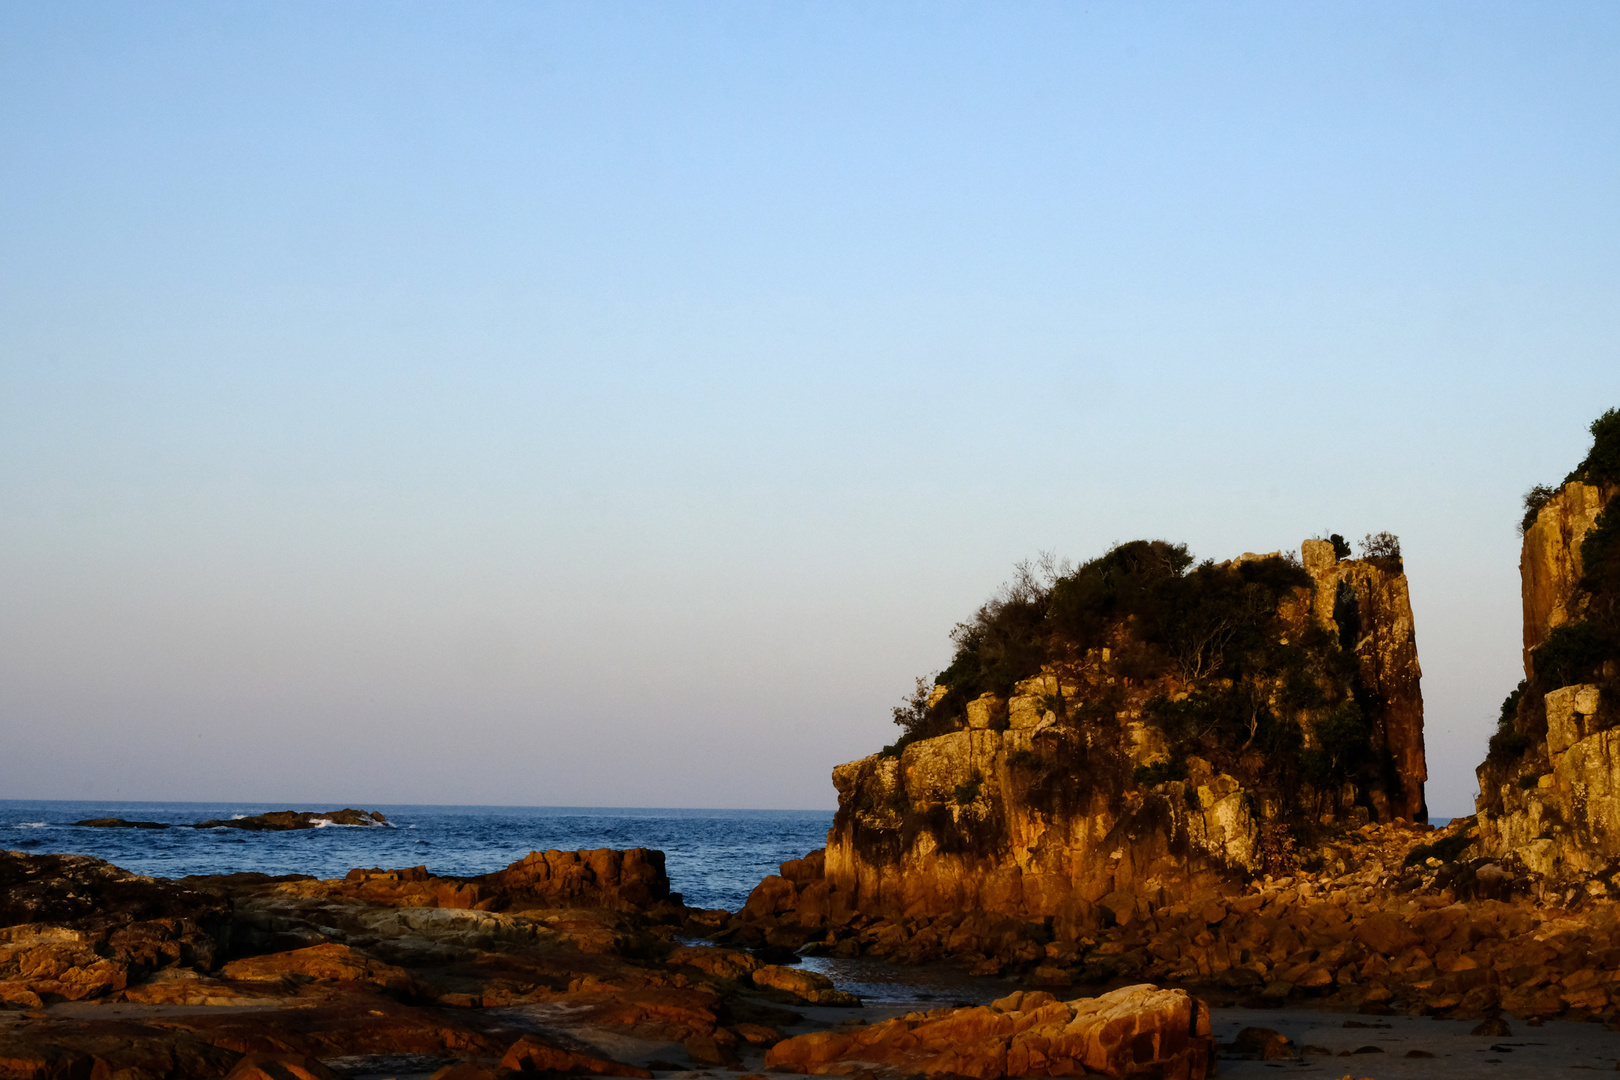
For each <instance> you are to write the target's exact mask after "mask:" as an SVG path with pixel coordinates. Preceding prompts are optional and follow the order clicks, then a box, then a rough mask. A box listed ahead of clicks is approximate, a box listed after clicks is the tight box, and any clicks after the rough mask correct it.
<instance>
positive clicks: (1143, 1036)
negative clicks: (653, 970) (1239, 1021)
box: [765, 985, 1211, 1080]
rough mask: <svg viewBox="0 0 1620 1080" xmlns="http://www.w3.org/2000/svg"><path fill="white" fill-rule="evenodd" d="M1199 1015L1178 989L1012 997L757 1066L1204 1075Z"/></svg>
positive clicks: (844, 1033)
mask: <svg viewBox="0 0 1620 1080" xmlns="http://www.w3.org/2000/svg"><path fill="white" fill-rule="evenodd" d="M1210 1049H1211V1042H1210V1033H1209V1011H1208V1009H1206V1008H1205V1007H1204V1005H1203V1004H1202V1003H1201V1002H1199V1001H1198V1000H1197V999H1195V998H1192V997H1189V996H1188V995H1187V994H1186V993H1185V992H1184V991H1180V990H1161V989H1159V988H1157V987H1154V986H1147V985H1142V986H1127V987H1123V988H1121V989H1119V990H1115V991H1112V992H1111V993H1108V994H1104V995H1102V996H1101V997H1096V998H1079V999H1076V1000H1074V1001H1067V1002H1064V1001H1057V1000H1055V999H1054V998H1053V997H1052V996H1051V995H1050V994H1044V993H1040V994H1029V995H1015V996H1014V997H1012V998H1007V999H1003V1001H1000V1002H997V1003H996V1005H995V1006H992V1007H989V1008H983V1007H980V1008H970V1009H938V1010H934V1011H932V1012H927V1013H913V1014H911V1015H909V1016H905V1017H900V1018H898V1019H894V1020H887V1021H884V1022H882V1023H879V1024H872V1025H870V1026H867V1027H862V1028H855V1029H838V1030H833V1031H822V1032H813V1033H811V1034H809V1035H800V1036H798V1037H796V1038H792V1039H786V1040H783V1041H782V1042H779V1043H777V1044H776V1045H775V1046H774V1047H772V1048H771V1050H770V1052H769V1053H768V1054H767V1055H766V1058H765V1061H766V1065H767V1067H770V1068H776V1069H784V1070H791V1071H798V1072H811V1073H825V1072H835V1071H846V1069H845V1068H844V1067H847V1066H855V1065H860V1064H874V1065H888V1066H894V1067H897V1068H900V1069H903V1070H907V1071H912V1072H921V1073H952V1074H955V1075H958V1076H969V1077H974V1078H976V1080H994V1078H997V1077H1002V1076H1074V1075H1077V1074H1083V1073H1087V1072H1089V1073H1099V1074H1101V1075H1104V1076H1114V1077H1124V1076H1158V1077H1178V1078H1180V1077H1186V1078H1202V1077H1205V1076H1208V1075H1210V1063H1211V1053H1210Z"/></svg>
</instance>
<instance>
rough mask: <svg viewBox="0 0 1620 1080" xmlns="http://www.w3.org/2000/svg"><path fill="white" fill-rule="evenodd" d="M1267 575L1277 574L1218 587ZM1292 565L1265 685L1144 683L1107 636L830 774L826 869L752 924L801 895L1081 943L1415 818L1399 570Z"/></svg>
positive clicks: (1417, 779)
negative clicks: (1336, 836) (1004, 922)
mask: <svg viewBox="0 0 1620 1080" xmlns="http://www.w3.org/2000/svg"><path fill="white" fill-rule="evenodd" d="M1267 560H1269V561H1271V562H1273V563H1278V564H1282V563H1285V562H1286V560H1282V559H1280V558H1279V557H1277V556H1265V557H1262V556H1253V555H1246V556H1243V557H1242V558H1241V559H1238V560H1234V561H1233V562H1232V563H1229V564H1223V566H1222V567H1217V568H1215V570H1216V571H1220V572H1222V573H1227V572H1230V573H1233V574H1235V573H1236V572H1237V571H1238V570H1241V569H1242V568H1243V566H1244V564H1245V563H1249V564H1251V565H1250V569H1251V570H1252V569H1254V564H1258V563H1262V562H1265V561H1267ZM1287 565H1289V566H1292V567H1293V570H1292V571H1291V573H1292V574H1293V575H1294V576H1293V577H1291V578H1289V579H1288V580H1290V581H1297V582H1298V584H1295V585H1292V586H1290V587H1287V588H1283V589H1281V590H1280V592H1279V594H1278V596H1277V603H1276V606H1275V615H1274V617H1273V618H1271V619H1269V621H1266V622H1264V624H1263V625H1264V626H1265V628H1266V631H1265V637H1266V640H1264V641H1261V642H1258V643H1254V644H1252V645H1251V646H1250V647H1251V648H1252V649H1254V650H1256V651H1255V652H1254V655H1257V656H1258V655H1262V654H1263V655H1265V656H1266V657H1269V658H1271V659H1269V660H1268V661H1267V664H1269V665H1270V666H1263V665H1262V668H1261V670H1263V671H1264V672H1265V674H1264V675H1263V676H1252V677H1251V676H1245V675H1241V674H1238V673H1237V672H1236V670H1235V669H1232V668H1222V667H1220V666H1219V665H1214V666H1213V668H1212V670H1211V671H1204V672H1191V671H1189V667H1191V665H1190V664H1188V663H1182V664H1181V665H1179V666H1171V667H1169V668H1165V669H1160V670H1158V671H1156V672H1148V673H1147V674H1146V675H1144V663H1145V661H1144V660H1143V659H1142V658H1143V656H1144V654H1145V651H1151V650H1148V647H1147V646H1145V645H1144V644H1143V642H1142V641H1141V640H1140V634H1141V632H1142V630H1141V625H1140V623H1139V621H1138V620H1134V619H1127V620H1122V621H1119V622H1116V623H1115V624H1113V625H1112V626H1111V627H1110V629H1109V631H1108V634H1107V635H1106V637H1104V638H1101V639H1099V640H1106V641H1107V642H1109V644H1106V645H1102V646H1101V647H1096V648H1092V649H1089V650H1087V651H1086V653H1085V654H1084V655H1083V656H1079V657H1074V658H1071V659H1069V660H1068V661H1067V662H1065V663H1062V664H1048V665H1046V666H1045V667H1044V668H1043V670H1042V672H1041V674H1039V675H1037V676H1034V677H1031V678H1027V679H1024V680H1021V681H1019V682H1018V683H1016V684H1015V685H1014V686H1013V687H1012V691H1013V692H1012V693H1011V694H1005V695H1002V694H996V693H984V694H981V695H979V696H977V697H975V698H973V699H972V700H970V701H968V702H967V703H966V705H965V708H964V709H963V711H962V716H961V718H960V719H959V720H958V721H957V724H956V727H957V730H951V731H948V732H945V733H942V734H937V735H934V736H932V737H927V738H921V739H918V740H917V741H914V742H911V743H910V744H909V745H905V746H903V747H901V748H899V751H898V753H885V754H874V755H872V756H870V757H866V758H862V759H860V760H859V761H853V762H850V763H848V764H845V765H841V766H839V767H838V768H837V769H835V770H834V772H833V783H834V785H835V786H836V788H837V789H838V796H839V809H838V814H837V817H836V819H835V821H834V824H833V827H832V830H831V832H830V833H829V834H828V840H827V847H826V851H825V856H824V873H823V872H822V870H821V863H820V862H819V860H818V861H817V862H816V865H815V866H814V867H813V869H809V870H806V872H805V873H803V874H798V873H797V872H796V876H799V877H803V878H804V879H805V880H803V881H796V882H792V883H791V884H790V883H789V882H786V881H783V882H781V883H780V886H779V887H777V888H776V889H775V892H772V890H771V889H770V888H768V887H767V886H770V884H771V883H770V881H767V883H766V885H765V886H762V887H761V888H762V890H764V893H761V892H756V897H755V899H754V900H751V901H750V908H756V907H757V908H759V909H760V911H761V912H762V913H767V914H770V915H772V916H774V915H776V914H778V913H779V911H778V910H776V909H780V908H781V907H783V906H784V905H793V906H796V907H797V909H798V912H799V914H800V916H801V917H803V916H804V915H806V913H807V909H806V900H807V899H808V903H809V911H808V914H809V916H810V923H811V924H819V923H820V922H821V921H822V920H824V919H825V920H830V921H832V922H837V921H838V920H839V919H840V918H845V917H848V915H849V913H851V912H859V913H861V914H863V915H875V916H880V917H885V918H907V919H910V918H915V917H921V916H938V915H942V914H945V913H948V912H962V911H971V912H981V913H989V914H994V915H998V916H1005V917H1007V918H1012V919H1021V920H1038V921H1042V922H1044V923H1045V924H1046V925H1047V926H1048V928H1049V930H1050V931H1051V932H1052V933H1055V934H1057V935H1058V936H1059V937H1064V938H1074V937H1078V936H1079V935H1081V934H1083V933H1085V932H1086V931H1087V928H1088V927H1094V926H1096V925H1097V924H1098V922H1099V920H1101V921H1102V922H1104V923H1106V922H1109V921H1120V922H1127V921H1129V920H1130V919H1131V918H1133V917H1134V916H1135V915H1137V913H1138V912H1144V913H1145V912H1146V911H1148V910H1150V909H1152V908H1153V907H1155V906H1158V905H1160V904H1162V903H1164V902H1166V900H1167V898H1168V897H1170V896H1181V897H1185V896H1189V895H1207V894H1209V893H1211V892H1221V891H1225V890H1227V889H1229V888H1231V887H1232V886H1233V884H1234V883H1235V882H1237V881H1240V880H1242V879H1244V878H1246V877H1249V876H1252V875H1254V874H1256V873H1258V872H1260V871H1261V870H1263V869H1272V868H1276V869H1282V868H1283V867H1285V866H1287V865H1290V863H1291V861H1293V860H1297V859H1299V858H1301V857H1303V858H1306V859H1318V860H1319V858H1320V857H1319V856H1317V855H1315V854H1314V850H1308V849H1310V848H1311V846H1312V845H1313V844H1315V843H1316V842H1317V841H1318V840H1319V837H1318V836H1317V835H1316V834H1317V833H1319V832H1320V831H1321V829H1322V826H1323V825H1324V824H1326V825H1328V826H1332V827H1342V826H1344V825H1350V824H1361V823H1365V822H1367V821H1368V820H1380V821H1389V820H1393V819H1396V818H1405V819H1407V820H1423V819H1425V817H1426V811H1425V808H1424V799H1423V781H1424V780H1425V778H1426V771H1425V764H1424V753H1423V701H1422V694H1421V691H1420V688H1419V680H1420V677H1421V672H1420V670H1419V667H1418V661H1417V651H1416V643H1415V637H1414V633H1413V625H1412V612H1411V606H1410V603H1409V600H1408V593H1407V587H1406V579H1405V576H1404V574H1403V573H1402V571H1401V569H1400V566H1399V559H1398V556H1396V557H1394V558H1380V559H1356V560H1349V559H1346V560H1339V559H1337V558H1336V557H1335V555H1334V550H1333V546H1332V545H1331V544H1329V543H1328V542H1327V541H1307V542H1306V543H1305V545H1304V550H1303V559H1302V560H1301V562H1300V563H1289V564H1287ZM1301 571H1303V573H1301ZM1213 572H1214V571H1212V573H1213ZM1200 610H1201V609H1200ZM1257 625H1258V624H1257ZM1230 647H1232V648H1235V647H1236V646H1230ZM1200 663H1201V661H1200ZM946 693H947V688H946V687H945V686H940V687H936V688H935V692H934V695H933V698H932V702H934V703H938V702H940V701H941V700H942V699H943V698H944V696H945V694H946ZM1301 702H1308V703H1310V704H1309V705H1302V704H1300V703H1301ZM1347 717H1348V719H1346V718H1347ZM1347 731H1348V732H1349V733H1350V734H1349V735H1346V732H1347ZM1335 755H1339V756H1335ZM809 866H810V862H809V861H806V862H805V867H809ZM801 869H802V868H801ZM772 880H774V879H772ZM766 893H769V894H770V895H765V894H766ZM775 893H781V894H782V895H781V896H776V895H775ZM766 909H772V910H771V911H769V912H766Z"/></svg>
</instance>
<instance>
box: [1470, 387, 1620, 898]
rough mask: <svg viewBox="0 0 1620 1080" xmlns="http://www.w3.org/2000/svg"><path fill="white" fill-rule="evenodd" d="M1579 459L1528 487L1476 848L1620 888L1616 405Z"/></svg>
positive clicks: (1549, 881)
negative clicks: (1511, 630) (1514, 637)
mask: <svg viewBox="0 0 1620 1080" xmlns="http://www.w3.org/2000/svg"><path fill="white" fill-rule="evenodd" d="M1592 431H1593V435H1594V437H1595V438H1594V444H1593V449H1592V452H1591V453H1590V454H1589V455H1588V457H1587V460H1586V461H1584V462H1582V464H1581V465H1580V466H1578V467H1577V468H1576V470H1575V471H1574V472H1573V473H1571V474H1570V477H1569V478H1568V479H1567V480H1566V481H1565V483H1564V484H1563V485H1562V486H1561V487H1559V488H1558V489H1556V490H1551V489H1536V490H1534V491H1532V492H1531V494H1530V495H1529V496H1527V501H1528V503H1529V506H1528V511H1527V514H1526V518H1525V522H1524V544H1523V547H1522V550H1521V554H1520V557H1519V572H1520V582H1521V592H1522V597H1523V605H1524V681H1523V682H1521V683H1520V684H1519V688H1518V689H1517V690H1516V691H1515V692H1514V693H1513V694H1512V695H1510V696H1509V698H1508V700H1507V701H1506V702H1504V703H1503V708H1502V717H1501V725H1500V727H1499V729H1498V731H1497V734H1496V735H1495V736H1494V737H1493V738H1492V740H1491V752H1490V755H1489V756H1488V757H1487V759H1486V761H1485V762H1484V763H1483V764H1482V765H1480V767H1479V769H1478V776H1479V785H1480V795H1479V802H1478V817H1479V833H1480V841H1479V845H1478V851H1479V852H1480V853H1481V854H1482V855H1485V856H1489V857H1492V858H1495V859H1498V860H1501V861H1503V862H1504V863H1505V864H1506V865H1508V866H1510V867H1513V868H1517V869H1522V870H1525V871H1528V872H1530V873H1531V874H1533V875H1535V876H1536V877H1537V878H1538V879H1541V881H1542V882H1543V884H1544V885H1551V886H1554V887H1558V888H1566V889H1567V888H1580V889H1583V890H1586V891H1589V892H1591V893H1593V894H1594V895H1608V896H1614V895H1617V894H1620V893H1617V890H1620V880H1617V878H1616V870H1617V869H1620V728H1617V727H1616V724H1617V723H1620V701H1617V696H1616V685H1617V677H1620V670H1617V668H1620V612H1617V606H1620V512H1617V511H1615V510H1614V509H1613V507H1614V506H1615V505H1616V500H1615V494H1616V492H1617V491H1620V469H1617V468H1616V465H1615V462H1614V460H1613V459H1616V458H1620V413H1616V412H1613V411H1611V412H1610V413H1608V414H1605V416H1604V417H1603V418H1600V420H1599V421H1598V422H1596V423H1594V424H1593V426H1592Z"/></svg>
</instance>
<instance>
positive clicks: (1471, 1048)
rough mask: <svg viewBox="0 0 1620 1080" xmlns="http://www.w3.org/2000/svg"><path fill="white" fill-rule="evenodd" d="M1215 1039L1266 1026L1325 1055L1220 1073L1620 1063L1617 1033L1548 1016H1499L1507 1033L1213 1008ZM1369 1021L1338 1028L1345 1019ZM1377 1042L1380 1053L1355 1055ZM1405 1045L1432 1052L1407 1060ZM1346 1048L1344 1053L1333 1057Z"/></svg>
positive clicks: (1551, 1068)
mask: <svg viewBox="0 0 1620 1080" xmlns="http://www.w3.org/2000/svg"><path fill="white" fill-rule="evenodd" d="M1210 1019H1211V1024H1212V1026H1213V1029H1214V1033H1215V1038H1216V1041H1217V1042H1220V1043H1229V1042H1231V1041H1232V1039H1233V1037H1234V1036H1236V1035H1237V1033H1238V1031H1239V1030H1241V1029H1242V1028H1246V1027H1265V1028H1271V1029H1272V1030H1273V1031H1278V1032H1281V1033H1282V1034H1283V1035H1286V1036H1288V1038H1290V1039H1292V1040H1293V1041H1294V1046H1295V1049H1296V1051H1297V1050H1300V1049H1302V1048H1304V1047H1307V1046H1313V1047H1319V1048H1320V1049H1322V1050H1326V1051H1328V1053H1327V1054H1325V1055H1324V1054H1319V1053H1307V1054H1304V1055H1303V1056H1302V1057H1301V1058H1300V1059H1299V1060H1297V1061H1234V1060H1232V1059H1230V1058H1226V1057H1222V1058H1221V1059H1220V1073H1219V1075H1220V1076H1221V1077H1222V1078H1223V1080H1227V1078H1233V1077H1236V1078H1240V1080H1245V1078H1257V1077H1278V1076H1294V1075H1298V1076H1320V1077H1341V1076H1352V1077H1372V1078H1375V1080H1406V1078H1411V1080H1447V1078H1451V1077H1457V1078H1462V1077H1491V1078H1493V1080H1517V1078H1520V1077H1526V1078H1529V1077H1548V1076H1570V1075H1572V1073H1573V1072H1575V1071H1585V1070H1596V1071H1600V1072H1608V1073H1612V1072H1614V1071H1615V1069H1616V1066H1617V1063H1620V1031H1610V1030H1608V1029H1606V1028H1605V1027H1604V1026H1603V1025H1602V1024H1587V1023H1573V1022H1570V1021H1564V1020H1553V1021H1548V1022H1547V1023H1545V1024H1543V1025H1542V1026H1541V1027H1531V1026H1529V1025H1528V1024H1526V1023H1525V1022H1524V1021H1522V1020H1518V1019H1515V1018H1513V1017H1511V1016H1509V1017H1503V1019H1504V1020H1506V1021H1507V1023H1508V1026H1509V1028H1510V1029H1511V1031H1512V1034H1510V1035H1507V1036H1502V1037H1496V1038H1491V1037H1487V1036H1481V1035H1470V1034H1469V1032H1470V1031H1472V1030H1473V1029H1474V1027H1475V1026H1476V1025H1477V1024H1478V1023H1479V1021H1478V1020H1437V1019H1433V1018H1430V1017H1411V1016H1359V1015H1351V1014H1346V1013H1329V1012H1316V1011H1314V1010H1310V1009H1275V1010H1273V1009H1264V1010H1259V1009H1213V1010H1211V1016H1210ZM1346 1022H1349V1023H1351V1024H1361V1025H1368V1026H1365V1027H1348V1028H1347V1027H1345V1026H1344V1025H1345V1023H1346ZM1363 1047H1377V1048H1378V1050H1379V1051H1380V1052H1379V1053H1360V1054H1358V1053H1355V1051H1356V1050H1358V1049H1361V1048H1363ZM1409 1051H1423V1052H1427V1053H1429V1054H1433V1055H1434V1056H1433V1057H1414V1058H1409V1057H1407V1056H1406V1054H1407V1053H1408V1052H1409ZM1341 1054H1347V1056H1340V1055H1341Z"/></svg>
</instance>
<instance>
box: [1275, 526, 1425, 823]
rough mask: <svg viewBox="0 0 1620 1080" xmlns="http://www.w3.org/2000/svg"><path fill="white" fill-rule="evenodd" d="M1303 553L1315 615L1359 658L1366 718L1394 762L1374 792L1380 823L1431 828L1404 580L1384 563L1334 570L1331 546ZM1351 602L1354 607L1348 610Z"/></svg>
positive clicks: (1310, 544)
mask: <svg viewBox="0 0 1620 1080" xmlns="http://www.w3.org/2000/svg"><path fill="white" fill-rule="evenodd" d="M1301 551H1302V555H1303V560H1304V564H1305V569H1306V571H1308V572H1309V573H1310V575H1311V577H1312V578H1313V579H1314V580H1315V589H1314V590H1313V592H1312V596H1311V615H1312V617H1313V618H1314V619H1315V621H1316V623H1317V625H1319V626H1322V627H1327V628H1330V629H1331V630H1332V631H1333V633H1334V634H1336V635H1338V637H1339V640H1340V643H1341V645H1343V646H1345V647H1346V648H1347V650H1348V651H1349V652H1351V653H1353V654H1354V656H1355V661H1356V670H1357V676H1358V678H1359V679H1360V681H1361V685H1362V687H1363V688H1364V690H1365V692H1366V693H1367V694H1368V696H1369V699H1370V700H1372V701H1373V702H1374V703H1375V705H1374V707H1373V708H1372V709H1370V710H1369V713H1370V714H1371V719H1372V721H1373V725H1374V727H1373V731H1372V740H1373V743H1374V744H1375V745H1376V746H1378V747H1380V748H1382V749H1383V750H1384V751H1385V752H1386V753H1387V754H1388V755H1389V758H1390V764H1391V766H1392V770H1393V771H1392V775H1391V777H1390V778H1388V779H1389V781H1391V782H1389V783H1387V786H1375V787H1373V788H1371V789H1370V791H1369V796H1370V798H1371V800H1372V802H1373V804H1374V807H1375V808H1376V810H1377V817H1378V819H1379V820H1381V821H1387V820H1389V819H1391V818H1395V817H1403V818H1406V819H1407V820H1408V821H1427V820H1428V819H1429V809H1428V804H1427V803H1426V802H1425V800H1424V797H1423V784H1424V782H1425V781H1426V780H1428V778H1429V766H1428V762H1427V761H1426V759H1425V758H1424V753H1423V689H1422V686H1421V685H1420V684H1421V681H1422V678H1423V669H1422V667H1421V666H1420V665H1419V664H1418V654H1417V634H1416V631H1415V628H1414V627H1413V624H1412V598H1411V594H1410V591H1409V590H1408V588H1407V584H1406V574H1405V573H1404V572H1401V571H1399V570H1396V571H1394V572H1391V570H1390V569H1389V568H1388V567H1387V566H1386V565H1383V564H1382V563H1381V562H1380V561H1374V560H1368V559H1346V560H1343V561H1338V562H1335V561H1334V559H1333V551H1332V545H1331V544H1329V543H1327V542H1326V541H1323V540H1307V541H1305V543H1304V545H1303V546H1302V548H1301ZM1352 598H1353V603H1348V601H1350V600H1351V599H1352ZM1335 611H1337V612H1338V617H1337V618H1336V617H1335V614H1334V613H1335ZM1352 639H1353V643H1352Z"/></svg>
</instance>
